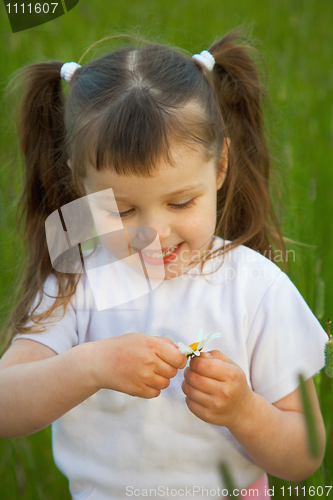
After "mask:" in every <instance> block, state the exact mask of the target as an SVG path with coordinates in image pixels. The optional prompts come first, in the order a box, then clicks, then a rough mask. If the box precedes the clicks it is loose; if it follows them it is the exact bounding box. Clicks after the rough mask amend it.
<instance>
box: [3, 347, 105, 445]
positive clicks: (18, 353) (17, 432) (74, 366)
mask: <svg viewBox="0 0 333 500" xmlns="http://www.w3.org/2000/svg"><path fill="white" fill-rule="evenodd" d="M87 345H88V344H82V345H78V346H76V347H73V348H72V349H70V350H68V351H66V352H64V353H62V354H59V355H57V354H56V353H55V352H54V351H53V350H52V349H50V348H49V347H47V346H45V345H43V344H41V343H39V342H35V341H34V340H29V339H18V340H15V342H13V344H12V345H11V346H10V348H9V349H8V350H7V351H6V353H5V354H4V355H3V357H2V358H1V360H0V408H1V412H0V437H2V438H14V437H22V436H28V435H30V434H33V433H35V432H37V431H40V430H41V429H44V427H47V426H48V425H50V424H51V423H52V422H54V421H55V420H57V419H58V418H59V417H61V416H62V415H64V413H66V412H68V411H69V410H71V409H72V408H74V407H75V406H77V405H78V404H80V403H82V401H84V400H85V399H87V398H88V397H90V396H91V395H93V394H94V393H95V392H97V391H98V387H96V386H95V385H94V383H93V381H92V377H91V376H90V375H89V366H90V363H89V352H88V349H87V348H86V346H87Z"/></svg>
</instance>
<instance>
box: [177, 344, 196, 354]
mask: <svg viewBox="0 0 333 500" xmlns="http://www.w3.org/2000/svg"><path fill="white" fill-rule="evenodd" d="M178 345H179V350H180V351H181V352H182V353H183V354H193V349H191V348H190V347H188V346H187V345H185V344H183V342H178Z"/></svg>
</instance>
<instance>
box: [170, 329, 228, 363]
mask: <svg viewBox="0 0 333 500" xmlns="http://www.w3.org/2000/svg"><path fill="white" fill-rule="evenodd" d="M202 335H203V330H202V328H200V330H198V331H197V334H196V341H195V342H194V343H193V344H190V345H189V346H186V345H185V344H183V343H182V342H178V346H179V349H180V351H181V352H182V353H183V354H186V357H187V359H188V358H193V356H200V351H201V349H203V347H205V346H206V345H207V344H209V342H211V341H212V340H214V339H217V338H218V337H221V335H222V334H221V333H220V332H219V331H218V330H213V331H212V332H209V333H207V335H205V336H204V337H202Z"/></svg>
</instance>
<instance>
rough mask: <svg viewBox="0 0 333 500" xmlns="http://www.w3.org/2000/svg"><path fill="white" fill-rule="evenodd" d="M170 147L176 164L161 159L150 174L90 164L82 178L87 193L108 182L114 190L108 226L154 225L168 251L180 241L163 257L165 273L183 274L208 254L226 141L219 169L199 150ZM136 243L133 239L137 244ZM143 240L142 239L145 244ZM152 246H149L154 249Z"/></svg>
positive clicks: (104, 187)
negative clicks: (126, 172)
mask: <svg viewBox="0 0 333 500" xmlns="http://www.w3.org/2000/svg"><path fill="white" fill-rule="evenodd" d="M171 153H172V156H173V158H174V160H175V167H171V166H170V165H168V164H165V163H161V164H160V165H159V168H158V170H157V172H156V173H154V176H153V177H150V178H144V177H138V176H135V175H132V176H125V175H118V174H117V173H116V172H115V171H112V170H104V171H101V172H97V171H96V170H95V169H94V168H93V167H91V166H89V167H88V168H87V171H86V177H85V179H84V182H83V185H84V188H85V191H86V194H87V195H89V194H92V193H96V192H99V191H103V190H106V189H109V188H112V190H113V195H114V198H115V201H116V205H117V206H116V207H115V205H113V211H112V207H109V213H107V217H108V219H106V218H105V217H104V227H105V221H106V220H108V221H110V222H109V223H110V231H112V230H114V229H120V228H121V227H122V225H123V226H125V227H126V228H128V234H130V230H131V228H130V227H129V226H136V227H138V226H145V227H149V228H153V229H154V230H155V231H156V233H157V235H158V237H159V240H160V245H161V248H162V252H163V253H165V252H166V251H168V250H169V251H170V249H171V250H172V249H173V247H177V248H176V249H175V250H174V251H172V253H171V254H170V255H169V256H168V255H167V256H165V257H163V265H164V271H165V279H172V278H176V277H177V276H180V275H181V274H183V273H184V271H186V269H187V268H188V265H189V263H190V261H191V260H192V259H194V260H195V261H197V262H198V261H199V259H200V257H203V256H204V255H205V250H207V249H208V247H209V245H210V243H211V239H212V236H213V234H214V231H215V227H216V198H217V191H218V190H219V189H220V188H221V186H222V184H223V182H224V179H225V173H226V169H227V156H226V154H227V153H226V147H225V148H224V149H223V153H222V157H221V163H220V169H219V170H217V168H216V166H215V164H214V163H215V162H214V159H211V160H210V161H209V162H206V161H205V160H204V159H203V157H202V154H201V153H200V151H198V150H193V149H188V148H186V149H185V148H181V147H177V148H175V147H174V148H172V150H171ZM117 209H118V212H119V216H120V218H119V216H118V213H117ZM110 212H111V213H110ZM117 216H118V219H117ZM156 233H154V234H156ZM140 234H141V236H140ZM146 236H147V234H146ZM146 236H145V235H144V231H143V232H141V233H140V232H138V233H137V237H136V238H137V239H136V241H137V247H140V245H139V244H138V240H139V239H140V238H142V240H144V238H145V237H146ZM133 246H134V247H135V241H134V240H133V241H132V242H131V247H132V249H133ZM144 246H145V245H144V244H141V248H140V249H142V248H143V247H144ZM152 247H153V245H152V246H151V247H150V249H152V250H154V249H153V248H152ZM150 249H149V251H151V250H150ZM156 250H158V248H157V249H156ZM148 258H150V261H149V262H150V263H151V264H153V263H154V256H153V255H150V257H149V255H148ZM157 259H158V260H159V263H161V262H162V260H161V256H159V257H157V255H156V254H155V260H156V262H157Z"/></svg>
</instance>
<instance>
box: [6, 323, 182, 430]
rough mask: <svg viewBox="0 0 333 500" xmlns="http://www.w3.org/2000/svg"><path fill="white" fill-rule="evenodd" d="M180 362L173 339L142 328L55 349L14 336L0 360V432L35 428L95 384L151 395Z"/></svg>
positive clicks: (165, 383) (85, 395) (54, 417)
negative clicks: (154, 334) (64, 349)
mask: <svg viewBox="0 0 333 500" xmlns="http://www.w3.org/2000/svg"><path fill="white" fill-rule="evenodd" d="M185 365H186V356H185V355H184V354H183V353H182V352H181V351H180V350H179V349H178V347H177V346H176V345H175V344H174V343H173V342H171V341H170V340H168V339H166V338H163V337H152V336H150V335H145V334H143V333H127V334H123V335H119V336H115V337H110V338H107V339H102V340H98V341H94V342H87V343H85V344H80V345H77V346H75V347H73V348H71V349H69V350H67V351H65V352H64V353H62V354H59V355H57V354H56V353H55V352H54V351H53V350H52V349H50V348H48V347H46V346H44V345H42V344H40V343H39V342H35V341H33V340H28V339H17V340H15V342H13V344H12V345H11V346H10V348H9V349H8V350H7V352H6V353H5V354H4V356H3V357H2V359H1V360H0V408H1V412H0V437H2V438H13V437H22V436H28V435H30V434H33V433H35V432H38V431H40V430H41V429H43V428H44V427H47V426H48V425H50V424H51V423H52V422H54V421H55V420H57V419H58V418H60V417H61V416H62V415H64V414H65V413H67V412H68V411H69V410H71V409H72V408H74V407H75V406H77V405H78V404H80V403H82V402H83V401H85V400H86V399H87V398H89V397H90V396H92V395H93V394H95V393H96V392H97V391H98V390H99V389H104V388H105V389H111V390H116V391H120V392H124V393H126V394H129V395H132V396H139V397H143V398H154V397H157V396H158V395H159V394H160V392H161V389H165V388H166V387H168V385H169V384H170V378H172V377H174V376H175V375H176V374H177V370H178V368H184V366H185Z"/></svg>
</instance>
